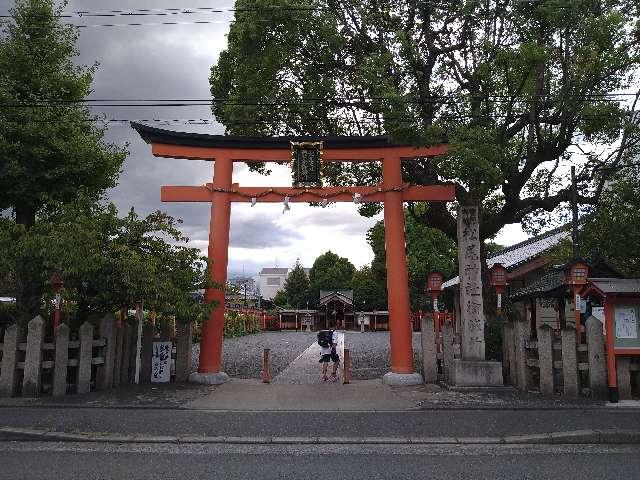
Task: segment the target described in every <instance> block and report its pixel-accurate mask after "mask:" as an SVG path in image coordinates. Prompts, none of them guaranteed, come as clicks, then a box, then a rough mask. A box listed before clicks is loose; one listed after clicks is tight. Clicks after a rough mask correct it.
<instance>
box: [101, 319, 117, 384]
mask: <svg viewBox="0 0 640 480" xmlns="http://www.w3.org/2000/svg"><path fill="white" fill-rule="evenodd" d="M116 335H117V332H116V319H115V318H114V317H113V315H112V314H110V313H109V314H107V315H105V316H104V317H103V318H102V320H100V336H101V337H102V338H104V340H105V342H107V343H106V345H105V346H104V364H103V365H101V366H100V367H98V371H97V375H96V389H97V390H106V389H109V388H111V387H113V370H114V363H115V356H116Z"/></svg>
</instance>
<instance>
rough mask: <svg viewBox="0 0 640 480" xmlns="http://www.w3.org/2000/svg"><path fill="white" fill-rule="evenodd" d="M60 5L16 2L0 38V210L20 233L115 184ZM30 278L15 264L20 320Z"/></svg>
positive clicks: (27, 306) (88, 72) (31, 287)
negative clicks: (59, 206) (56, 208)
mask: <svg viewBox="0 0 640 480" xmlns="http://www.w3.org/2000/svg"><path fill="white" fill-rule="evenodd" d="M64 6H66V2H63V3H62V4H61V5H60V6H59V7H58V8H55V7H54V3H53V1H52V0H16V3H15V7H14V8H13V10H12V11H11V22H10V23H9V24H8V25H7V26H5V28H4V31H3V34H2V37H0V104H1V105H2V108H0V209H12V210H13V212H14V213H15V219H16V222H17V224H18V225H20V226H22V228H23V230H28V229H29V228H31V227H33V226H34V225H35V223H36V218H37V215H38V214H39V213H41V212H43V211H44V210H45V209H46V208H49V207H51V206H52V205H55V204H56V203H58V202H63V203H64V202H69V201H72V200H73V199H75V198H76V197H77V196H78V194H84V195H88V196H91V197H94V198H95V197H97V196H98V195H99V194H101V193H102V192H103V191H104V190H105V189H107V188H110V187H113V186H115V185H116V182H117V178H118V173H119V170H120V168H121V165H122V162H123V161H124V158H125V152H124V151H122V150H120V149H118V148H116V147H115V146H113V145H109V144H107V143H105V141H104V132H105V129H104V128H103V127H100V126H98V125H96V124H95V123H94V122H93V119H92V115H91V112H90V111H89V109H88V108H87V107H86V106H85V105H84V104H83V103H82V100H84V98H85V97H86V96H87V95H88V94H89V93H90V92H91V82H92V76H93V72H94V68H95V67H88V68H87V67H82V66H78V65H76V64H74V62H73V59H74V57H76V56H77V54H78V51H77V48H76V41H77V37H78V34H77V30H76V29H75V27H72V26H69V25H65V24H64V23H63V22H62V20H61V17H60V14H61V12H62V9H63V8H64ZM30 273H31V272H30V271H29V267H28V266H27V265H18V266H17V269H16V280H17V284H18V285H17V302H18V307H19V309H20V311H21V312H22V314H23V315H25V316H30V315H31V314H33V313H35V311H36V310H37V309H38V305H37V302H38V298H39V293H40V291H41V285H40V284H39V283H38V282H37V281H36V278H34V277H32V276H30Z"/></svg>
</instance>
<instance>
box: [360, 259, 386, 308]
mask: <svg viewBox="0 0 640 480" xmlns="http://www.w3.org/2000/svg"><path fill="white" fill-rule="evenodd" d="M351 288H352V289H353V302H354V305H355V308H356V309H357V310H360V309H362V310H368V311H371V310H374V309H375V310H385V309H386V308H387V289H386V288H385V286H384V285H383V284H381V283H380V282H379V281H377V280H376V277H375V276H374V273H373V270H372V269H371V267H369V266H364V267H362V268H361V269H359V270H356V271H355V272H354V274H353V279H352V280H351Z"/></svg>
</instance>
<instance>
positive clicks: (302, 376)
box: [272, 332, 344, 385]
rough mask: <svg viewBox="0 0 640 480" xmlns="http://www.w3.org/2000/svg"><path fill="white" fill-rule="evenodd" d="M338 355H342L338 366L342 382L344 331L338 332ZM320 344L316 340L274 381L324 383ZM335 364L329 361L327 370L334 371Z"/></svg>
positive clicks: (302, 383)
mask: <svg viewBox="0 0 640 480" xmlns="http://www.w3.org/2000/svg"><path fill="white" fill-rule="evenodd" d="M337 351H338V355H340V366H339V368H338V377H339V378H338V382H336V383H337V384H341V383H342V379H343V376H344V370H343V363H342V360H343V359H344V333H342V332H338V347H337ZM320 356H321V354H320V345H318V342H316V341H314V342H313V343H312V344H311V345H310V346H309V347H308V348H307V349H306V350H305V351H304V352H302V353H301V354H300V355H299V356H298V358H296V359H295V360H294V361H293V362H291V363H290V364H289V366H287V368H285V369H284V370H283V371H282V372H281V373H280V374H279V375H278V376H276V377H275V378H274V379H273V380H272V383H274V384H276V385H278V384H283V385H313V384H322V383H324V382H323V381H322V373H321V372H322V365H321V364H320V362H319V360H320ZM332 368H333V364H332V363H329V368H328V370H327V372H328V373H329V375H330V374H331V372H332Z"/></svg>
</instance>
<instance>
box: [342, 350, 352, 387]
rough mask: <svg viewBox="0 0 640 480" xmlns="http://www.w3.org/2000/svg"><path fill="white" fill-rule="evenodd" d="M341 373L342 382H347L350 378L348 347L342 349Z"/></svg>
mask: <svg viewBox="0 0 640 480" xmlns="http://www.w3.org/2000/svg"><path fill="white" fill-rule="evenodd" d="M343 370H344V372H343V374H342V383H343V384H345V385H346V384H348V383H349V381H350V380H351V354H350V353H349V349H348V348H345V349H344V365H343Z"/></svg>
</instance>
